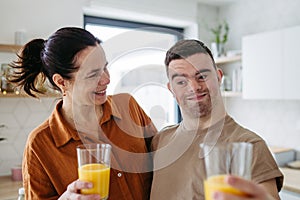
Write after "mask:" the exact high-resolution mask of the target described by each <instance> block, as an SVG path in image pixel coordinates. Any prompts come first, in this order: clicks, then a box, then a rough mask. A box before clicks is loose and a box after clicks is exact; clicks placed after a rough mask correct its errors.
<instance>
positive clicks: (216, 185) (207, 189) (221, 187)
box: [204, 175, 247, 200]
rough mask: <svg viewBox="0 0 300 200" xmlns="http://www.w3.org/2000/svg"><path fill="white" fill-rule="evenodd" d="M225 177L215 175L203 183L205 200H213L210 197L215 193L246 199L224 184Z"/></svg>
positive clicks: (238, 191)
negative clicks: (229, 194)
mask: <svg viewBox="0 0 300 200" xmlns="http://www.w3.org/2000/svg"><path fill="white" fill-rule="evenodd" d="M225 177H226V175H216V176H211V177H209V178H208V179H207V180H205V181H204V193H205V200H213V198H212V195H213V192H215V191H220V192H224V193H231V194H235V195H238V196H244V197H247V195H246V194H245V193H243V192H242V191H240V190H237V189H235V188H233V187H231V186H230V185H228V184H227V183H225Z"/></svg>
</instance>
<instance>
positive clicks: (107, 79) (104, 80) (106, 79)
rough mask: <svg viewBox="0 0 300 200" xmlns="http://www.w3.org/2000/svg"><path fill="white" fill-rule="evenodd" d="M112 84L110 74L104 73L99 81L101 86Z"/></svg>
mask: <svg viewBox="0 0 300 200" xmlns="http://www.w3.org/2000/svg"><path fill="white" fill-rule="evenodd" d="M109 83H110V76H109V73H108V72H105V71H104V72H103V73H102V74H101V78H100V80H99V84H100V85H108V84H109Z"/></svg>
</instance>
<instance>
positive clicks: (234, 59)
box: [215, 55, 242, 65]
mask: <svg viewBox="0 0 300 200" xmlns="http://www.w3.org/2000/svg"><path fill="white" fill-rule="evenodd" d="M241 60H242V56H241V55H236V56H224V57H219V58H216V59H215V62H216V64H217V65H219V64H226V63H232V62H238V61H241Z"/></svg>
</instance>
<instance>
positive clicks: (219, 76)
mask: <svg viewBox="0 0 300 200" xmlns="http://www.w3.org/2000/svg"><path fill="white" fill-rule="evenodd" d="M217 77H218V82H219V84H221V83H222V78H223V71H222V70H221V69H220V68H217Z"/></svg>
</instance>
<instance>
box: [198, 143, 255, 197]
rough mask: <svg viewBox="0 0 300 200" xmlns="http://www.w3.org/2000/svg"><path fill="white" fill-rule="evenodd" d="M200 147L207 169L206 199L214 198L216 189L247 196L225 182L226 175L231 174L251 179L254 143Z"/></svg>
mask: <svg viewBox="0 0 300 200" xmlns="http://www.w3.org/2000/svg"><path fill="white" fill-rule="evenodd" d="M200 149H201V151H200V152H201V154H200V155H201V156H203V158H204V162H205V171H206V180H205V181H204V193H205V200H212V195H213V193H214V192H216V191H221V192H225V193H231V194H235V195H239V196H247V195H246V194H245V193H243V192H242V191H240V190H238V189H235V188H233V187H231V186H230V185H228V184H227V183H225V177H226V175H229V174H230V175H235V176H239V177H242V178H244V179H247V180H250V179H251V163H252V144H251V143H246V142H236V143H222V144H214V145H210V144H200Z"/></svg>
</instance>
